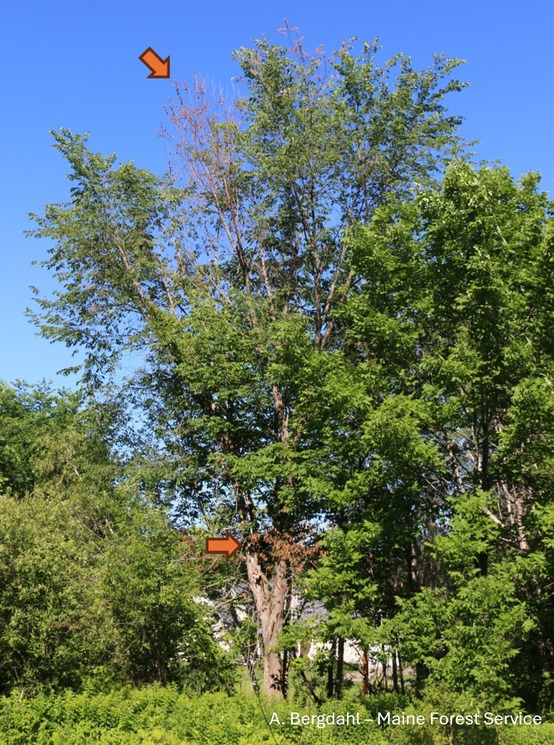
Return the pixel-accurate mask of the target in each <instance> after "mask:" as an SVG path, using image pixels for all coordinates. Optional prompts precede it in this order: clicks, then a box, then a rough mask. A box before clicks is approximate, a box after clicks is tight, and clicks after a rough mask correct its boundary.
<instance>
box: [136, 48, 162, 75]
mask: <svg viewBox="0 0 554 745" xmlns="http://www.w3.org/2000/svg"><path fill="white" fill-rule="evenodd" d="M139 60H140V61H141V62H144V64H145V65H146V67H148V69H149V70H151V71H152V72H151V73H150V75H149V76H148V77H149V78H168V77H169V57H166V58H165V59H162V58H161V57H160V55H159V54H156V52H155V51H154V50H153V49H152V47H148V49H146V50H145V51H144V52H143V53H142V54H141V55H140V57H139Z"/></svg>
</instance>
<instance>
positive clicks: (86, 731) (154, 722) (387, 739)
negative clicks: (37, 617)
mask: <svg viewBox="0 0 554 745" xmlns="http://www.w3.org/2000/svg"><path fill="white" fill-rule="evenodd" d="M446 698H447V697H446ZM446 698H445V700H444V701H443V704H444V706H445V708H444V711H445V712H449V711H460V709H456V708H454V709H451V708H450V706H451V703H450V704H448V703H447V700H446ZM458 705H459V702H458ZM462 710H464V711H465V709H462ZM468 710H469V709H468ZM378 711H381V712H386V711H391V712H396V713H398V714H400V713H401V712H404V713H406V714H416V715H417V714H420V715H423V716H426V717H427V718H428V717H429V715H430V713H431V712H432V711H437V709H436V708H433V706H432V705H422V704H419V705H417V706H412V705H410V704H409V703H408V702H407V701H406V700H405V699H402V697H400V696H393V695H391V694H388V695H381V696H375V698H374V699H372V700H371V701H370V702H369V703H368V704H364V703H362V702H360V701H359V700H358V699H357V698H352V699H351V700H349V701H347V702H333V703H328V704H325V705H324V706H322V707H315V706H306V707H295V706H291V705H290V704H279V705H277V706H272V707H270V706H268V705H267V704H266V703H263V712H265V716H264V713H263V712H262V709H261V707H260V703H259V702H258V701H257V700H256V698H255V697H253V696H240V697H239V696H237V695H234V696H226V695H223V694H218V693H207V694H204V695H203V696H190V695H187V694H183V693H179V692H178V691H177V689H176V688H174V687H172V686H169V687H166V688H160V687H154V686H149V687H145V688H142V689H140V690H133V689H128V688H119V689H116V688H114V689H112V690H110V691H108V692H104V693H91V692H86V693H81V694H73V693H70V692H65V693H63V694H60V695H57V696H44V695H41V696H38V697H36V698H34V699H23V700H21V699H19V698H18V697H17V696H12V697H10V698H4V699H0V731H1V732H2V738H3V739H2V740H1V742H2V743H5V745H16V744H17V745H27V743H28V744H29V745H31V744H32V745H43V744H44V745H46V743H48V744H49V745H50V744H51V743H55V744H56V745H93V744H94V743H98V745H139V744H140V745H153V744H154V743H156V744H157V743H160V744H162V743H163V744H165V745H185V743H186V745H213V743H222V744H224V745H226V744H227V743H228V744H229V745H231V743H239V745H258V743H278V745H284V744H285V743H302V744H303V745H325V744H326V743H349V745H350V744H352V745H356V743H359V744H360V745H362V743H367V742H371V743H372V745H373V744H375V745H450V743H455V745H523V744H524V743H529V745H547V743H549V742H550V739H549V738H552V735H553V734H554V725H552V724H550V723H547V722H545V723H543V724H542V725H539V726H527V727H523V726H504V727H475V726H469V727H454V728H450V727H449V726H439V725H433V726H430V725H425V726H410V725H404V726H403V725H398V726H389V727H385V728H382V727H378V726H377V725H376V724H375V723H371V722H370V723H365V722H363V721H362V722H361V723H360V724H359V725H332V724H327V725H325V719H324V717H327V716H329V715H332V714H334V715H335V716H340V715H345V714H346V713H350V714H352V713H357V712H359V714H360V719H361V720H363V719H364V718H366V717H373V718H375V717H376V716H377V712H378ZM292 712H297V713H298V714H299V715H300V716H306V715H308V716H310V717H311V716H315V717H320V719H319V722H321V725H325V726H318V720H317V719H316V720H315V721H314V723H313V724H310V725H291V724H290V715H291V713H292ZM273 714H276V715H277V717H278V718H279V721H282V722H283V724H282V725H277V724H275V723H274V724H273V725H272V726H271V728H269V727H268V723H267V720H266V717H267V719H270V718H271V716H272V715H273Z"/></svg>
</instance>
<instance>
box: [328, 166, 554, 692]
mask: <svg viewBox="0 0 554 745" xmlns="http://www.w3.org/2000/svg"><path fill="white" fill-rule="evenodd" d="M538 181H539V179H538V177H537V176H536V175H535V174H529V175H527V176H525V177H524V178H523V179H522V180H521V181H520V182H519V183H515V182H514V181H513V179H512V177H511V176H510V174H509V172H508V171H507V169H504V168H501V167H494V168H491V167H483V168H481V169H479V170H475V169H474V168H472V167H471V166H470V165H468V164H464V163H460V162H458V163H455V164H453V165H452V167H451V168H449V170H448V171H447V173H446V174H445V176H444V179H443V181H442V183H441V185H440V188H431V189H423V190H421V192H420V193H418V194H417V195H416V196H415V198H414V199H413V200H410V201H408V202H406V201H398V200H391V201H390V202H389V203H388V204H386V205H385V206H383V207H381V208H379V209H378V210H377V212H376V214H375V216H374V219H373V220H372V222H371V224H370V226H368V227H366V228H360V229H358V230H357V231H356V232H355V233H354V234H353V235H352V254H351V255H352V261H353V264H352V266H353V270H354V274H355V276H356V277H357V278H358V284H357V287H356V292H355V293H353V294H352V296H351V298H350V299H349V300H348V301H347V303H346V305H345V307H344V308H343V311H342V313H341V319H342V323H343V324H344V326H345V336H346V339H347V342H346V348H347V349H348V350H349V353H350V355H351V356H352V358H353V360H354V362H353V364H355V365H357V366H358V367H359V368H360V370H364V369H367V368H368V367H369V368H370V369H373V370H377V373H375V375H381V376H382V377H381V382H380V384H379V386H378V389H377V390H378V393H377V395H376V394H375V391H374V390H372V389H371V388H370V387H367V383H365V385H366V391H367V394H368V397H371V399H372V404H371V405H370V406H368V407H367V411H366V414H365V421H364V423H363V425H362V428H361V431H362V432H364V433H369V434H370V435H371V438H370V441H369V447H368V449H367V451H366V454H365V460H364V461H363V467H362V473H363V474H365V478H366V480H367V484H368V488H367V490H366V492H365V496H364V497H363V498H362V505H363V507H364V510H365V512H364V511H360V508H359V503H357V502H356V501H354V500H353V499H352V497H350V498H349V501H348V500H347V512H346V516H347V520H346V522H347V525H348V530H356V529H357V526H359V525H360V524H361V522H362V520H367V519H371V520H372V521H373V522H374V523H376V524H377V525H379V526H382V534H385V526H387V529H388V530H391V531H392V535H394V539H395V542H394V544H391V545H390V546H389V551H388V558H387V559H386V565H387V566H388V567H389V577H390V576H391V574H392V576H396V577H397V578H399V584H398V585H397V586H396V587H394V588H389V589H388V590H387V591H385V592H384V593H383V596H384V597H388V598H389V599H390V598H391V597H392V596H396V597H397V604H398V605H397V608H399V609H400V610H401V612H400V614H399V615H398V616H397V618H396V620H393V621H392V622H389V623H387V624H386V626H385V628H386V629H387V634H388V637H387V640H388V642H389V643H392V644H393V645H397V646H399V648H400V650H401V653H402V655H403V656H404V657H405V659H406V661H409V662H411V663H412V664H414V665H416V666H417V669H418V677H419V682H420V684H422V683H423V681H424V679H425V677H426V676H429V679H428V683H427V685H428V687H429V686H432V685H433V684H438V686H441V685H442V686H443V685H444V684H447V685H448V687H449V689H450V690H452V691H456V692H459V693H461V692H466V693H468V692H472V693H473V694H474V696H475V697H476V699H477V700H483V701H485V700H486V701H488V703H489V704H490V703H491V702H498V700H499V699H503V700H508V699H509V698H510V696H514V695H516V696H524V697H525V698H526V700H527V702H528V703H529V704H530V705H532V706H536V705H537V703H538V701H539V700H540V698H541V697H545V696H547V695H548V683H546V684H545V681H548V680H549V677H550V675H551V670H552V651H551V650H552V632H551V626H550V625H549V624H550V619H551V612H552V611H551V608H552V592H551V587H550V577H551V571H552V565H551V563H550V562H551V559H550V530H551V523H550V522H549V519H548V517H547V515H549V514H550V512H551V483H550V482H551V478H552V454H553V450H552V448H553V445H554V440H553V437H552V432H553V430H552V411H553V406H554V396H553V388H552V375H553V372H554V370H553V349H554V348H553V336H552V328H553V324H552V321H553V315H552V314H553V311H554V305H553V302H552V301H553V295H552V285H553V276H552V269H553V265H552V255H553V253H552V249H553V244H552V235H553V233H552V205H551V203H549V202H548V199H547V197H546V195H545V194H544V193H541V192H540V191H539V190H538V188H537V186H538ZM360 380H361V381H362V382H361V384H362V385H364V382H363V378H360ZM399 434H401V435H402V436H403V441H402V440H399V439H397V438H398V435H399ZM391 444H392V445H393V447H394V448H397V449H398V452H397V453H396V454H394V452H393V451H392V450H391V449H390V445H391ZM364 445H365V446H366V447H367V444H366V443H364ZM403 463H405V464H406V465H407V466H408V468H407V469H405V470H404V471H403V470H402V464H403ZM399 469H400V470H399ZM375 471H377V473H378V474H382V478H381V480H380V482H379V489H375V487H374V485H373V484H371V482H370V481H369V479H370V478H371V474H372V473H373V472H375ZM359 478H362V477H359ZM346 495H347V496H348V493H347V492H346ZM383 508H385V511H389V510H391V511H392V514H393V515H394V519H395V520H396V522H397V523H399V524H401V525H402V526H403V528H401V529H400V530H399V529H396V530H395V529H394V528H393V527H392V526H391V525H390V523H388V522H387V518H386V515H385V512H384V511H383ZM403 536H404V537H403ZM377 547H378V541H377V543H376V548H377ZM402 563H404V568H403V570H402V572H401V574H400V575H399V574H398V572H397V570H395V569H394V568H395V567H398V568H400V567H401V566H402ZM374 578H375V575H374V573H373V572H372V573H371V580H372V581H375V579H374ZM391 590H392V592H391ZM376 597H380V596H376ZM381 608H386V613H385V618H389V619H390V618H391V617H393V616H394V615H395V613H396V609H395V608H391V607H390V605H389V606H388V607H387V605H386V604H385V605H383V604H382V603H381V602H380V601H379V600H377V599H376V605H375V612H378V609H381ZM376 620H378V615H377V618H376ZM380 638H381V639H382V638H383V636H382V635H380ZM462 655H463V660H464V661H463V664H462V662H461V656H462ZM513 671H517V673H518V674H517V676H514V677H512V675H511V673H512V672H513Z"/></svg>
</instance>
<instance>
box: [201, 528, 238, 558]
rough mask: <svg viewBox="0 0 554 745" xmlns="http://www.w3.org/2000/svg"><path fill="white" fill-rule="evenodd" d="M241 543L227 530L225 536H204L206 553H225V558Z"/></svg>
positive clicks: (229, 556) (236, 549)
mask: <svg viewBox="0 0 554 745" xmlns="http://www.w3.org/2000/svg"><path fill="white" fill-rule="evenodd" d="M240 547H241V544H240V543H239V542H238V541H237V539H236V538H234V537H233V536H232V535H231V534H230V533H229V531H227V538H206V553H207V554H227V558H228V559H230V558H231V556H232V555H233V554H234V553H235V551H238V550H239V548H240Z"/></svg>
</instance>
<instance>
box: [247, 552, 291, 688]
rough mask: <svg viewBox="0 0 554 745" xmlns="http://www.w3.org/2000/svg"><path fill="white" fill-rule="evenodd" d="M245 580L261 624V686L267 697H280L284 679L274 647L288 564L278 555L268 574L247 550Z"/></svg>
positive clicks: (282, 616) (282, 612) (280, 623)
mask: <svg viewBox="0 0 554 745" xmlns="http://www.w3.org/2000/svg"><path fill="white" fill-rule="evenodd" d="M246 567H247V572H248V582H249V585H250V589H251V591H252V595H253V596H254V603H255V605H256V611H257V614H258V618H259V621H260V625H261V628H262V640H263V648H264V681H263V690H264V694H265V695H266V697H267V698H274V699H282V698H283V696H284V690H283V689H284V685H283V683H284V680H283V675H282V670H281V659H280V657H279V654H278V652H276V651H274V647H275V645H276V644H277V642H278V641H279V637H280V635H281V632H282V631H283V628H284V626H285V609H286V605H287V599H288V592H289V583H288V566H287V562H286V561H284V560H283V559H278V560H277V561H276V562H275V564H274V566H273V572H272V574H271V576H268V575H267V573H266V572H265V571H264V569H263V567H262V564H261V562H260V559H259V556H258V555H257V554H255V553H249V554H248V555H247V558H246Z"/></svg>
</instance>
